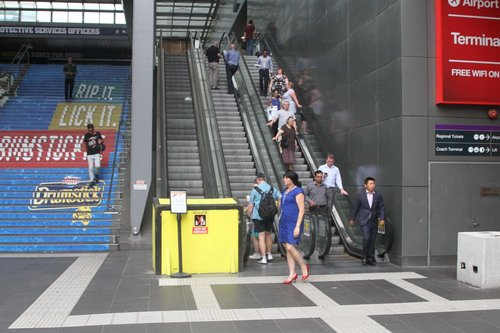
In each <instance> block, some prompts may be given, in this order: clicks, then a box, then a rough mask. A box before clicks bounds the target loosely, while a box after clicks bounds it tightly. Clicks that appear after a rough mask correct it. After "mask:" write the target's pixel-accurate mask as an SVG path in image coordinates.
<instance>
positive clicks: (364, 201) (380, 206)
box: [351, 189, 385, 225]
mask: <svg viewBox="0 0 500 333" xmlns="http://www.w3.org/2000/svg"><path fill="white" fill-rule="evenodd" d="M356 217H359V219H358V220H359V224H360V225H366V224H368V223H375V224H377V223H378V220H379V218H380V219H381V220H384V219H385V211H384V198H382V194H380V193H378V192H375V191H374V192H373V202H372V207H371V208H370V205H369V204H368V197H367V195H366V190H364V189H363V190H362V191H359V192H358V193H357V194H356V202H355V204H354V207H353V208H352V212H351V220H354V219H356Z"/></svg>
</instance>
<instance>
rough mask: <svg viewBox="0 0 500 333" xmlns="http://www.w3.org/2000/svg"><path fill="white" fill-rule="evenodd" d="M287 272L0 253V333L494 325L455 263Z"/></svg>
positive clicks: (125, 257) (338, 265)
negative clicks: (173, 274)
mask: <svg viewBox="0 0 500 333" xmlns="http://www.w3.org/2000/svg"><path fill="white" fill-rule="evenodd" d="M286 273H287V266H286V262H285V261H284V260H283V259H279V258H278V259H276V260H275V261H274V262H273V263H271V264H268V265H267V266H262V265H258V264H256V263H255V262H253V261H251V262H249V263H248V264H247V265H246V267H245V269H244V270H243V271H242V272H240V273H238V274H204V275H194V276H193V277H192V278H188V279H172V278H169V277H164V276H157V275H155V274H154V273H153V271H152V269H151V252H150V251H147V250H130V251H120V252H111V253H109V254H102V253H101V254H98V253H94V254H67V255H65V254H60V255H26V256H25V255H0V333H6V332H30V333H34V332H36V333H49V332H50V333H52V332H58V333H63V332H71V333H94V332H96V333H97V332H99V333H102V332H120V333H126V332H134V333H138V332H148V333H149V332H189V333H192V332H203V333H210V332H370V333H371V332H499V331H500V289H494V290H480V289H477V288H473V287H470V286H468V285H465V284H462V283H459V282H457V281H456V280H455V269H454V267H444V268H443V267H435V268H412V269H401V268H400V267H397V266H394V265H391V264H388V263H381V264H379V265H377V266H376V267H362V266H361V265H360V263H359V261H357V260H346V259H342V260H329V261H328V262H326V263H322V264H316V265H311V274H312V275H311V278H310V280H309V281H308V282H301V281H300V282H297V283H295V284H294V285H283V284H282V283H281V282H282V281H283V280H284V279H285V277H286ZM299 280H300V279H299Z"/></svg>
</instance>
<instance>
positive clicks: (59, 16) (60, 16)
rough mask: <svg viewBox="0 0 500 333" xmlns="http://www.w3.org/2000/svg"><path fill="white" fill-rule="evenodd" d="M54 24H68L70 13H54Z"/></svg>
mask: <svg viewBox="0 0 500 333" xmlns="http://www.w3.org/2000/svg"><path fill="white" fill-rule="evenodd" d="M52 22H54V23H67V22H68V12H53V13H52Z"/></svg>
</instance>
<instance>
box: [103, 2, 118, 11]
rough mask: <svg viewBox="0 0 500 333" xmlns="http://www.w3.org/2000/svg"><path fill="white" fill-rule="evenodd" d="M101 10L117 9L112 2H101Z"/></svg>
mask: <svg viewBox="0 0 500 333" xmlns="http://www.w3.org/2000/svg"><path fill="white" fill-rule="evenodd" d="M100 7H101V10H115V5H113V4H111V3H101V6H100Z"/></svg>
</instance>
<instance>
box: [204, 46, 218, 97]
mask: <svg viewBox="0 0 500 333" xmlns="http://www.w3.org/2000/svg"><path fill="white" fill-rule="evenodd" d="M205 55H206V56H207V60H208V76H209V78H210V88H211V89H212V90H213V89H217V84H218V83H219V59H220V50H219V43H217V42H214V43H213V44H212V45H211V46H210V47H209V48H208V49H207V51H206V52H205Z"/></svg>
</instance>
